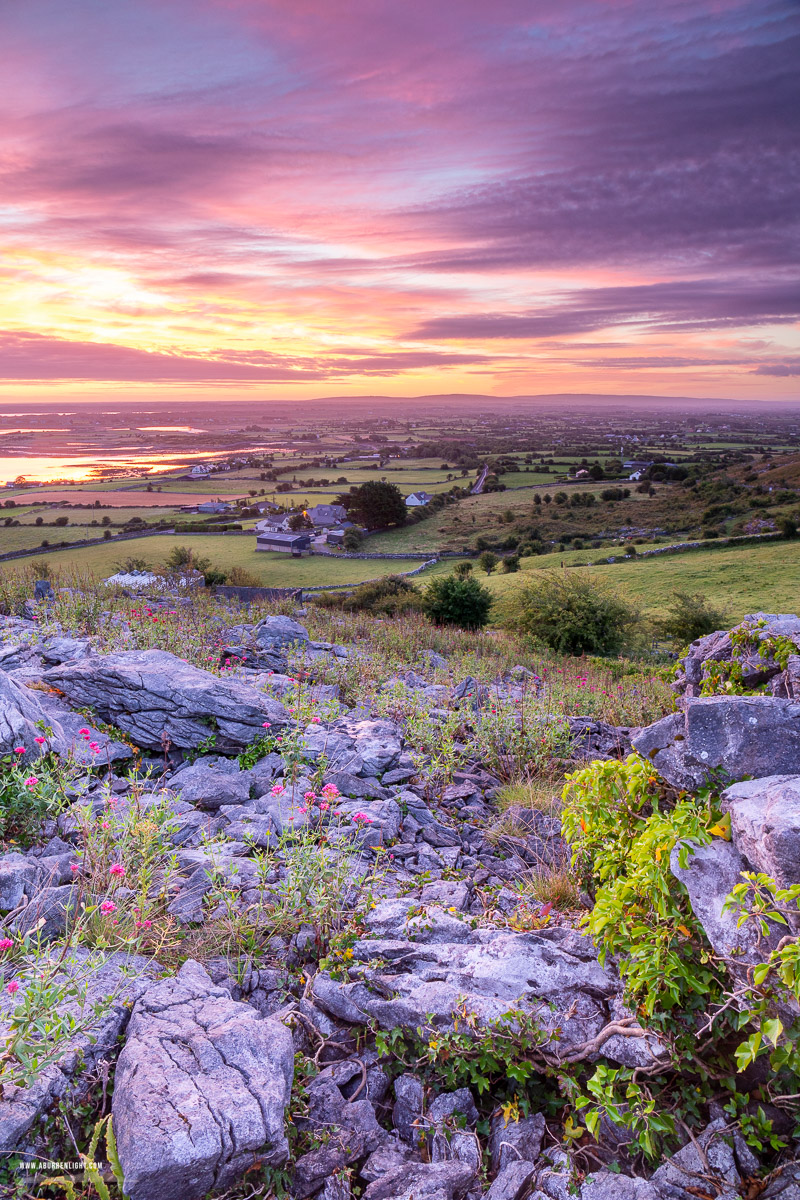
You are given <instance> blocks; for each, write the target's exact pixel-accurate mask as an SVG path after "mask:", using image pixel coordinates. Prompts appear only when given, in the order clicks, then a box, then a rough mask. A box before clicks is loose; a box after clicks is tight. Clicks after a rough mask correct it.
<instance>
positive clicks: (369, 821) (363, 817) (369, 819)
mask: <svg viewBox="0 0 800 1200" xmlns="http://www.w3.org/2000/svg"><path fill="white" fill-rule="evenodd" d="M353 820H354V821H355V822H356V824H359V823H361V822H362V821H363V823H364V824H365V825H371V824H372V817H368V816H367V814H366V813H355V814H354V816H353Z"/></svg>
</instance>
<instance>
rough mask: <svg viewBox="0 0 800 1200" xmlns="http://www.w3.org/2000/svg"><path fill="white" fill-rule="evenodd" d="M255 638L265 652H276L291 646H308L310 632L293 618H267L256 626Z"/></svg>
mask: <svg viewBox="0 0 800 1200" xmlns="http://www.w3.org/2000/svg"><path fill="white" fill-rule="evenodd" d="M253 637H254V638H255V640H256V641H257V642H258V644H259V645H260V646H261V647H263V649H264V650H268V651H275V650H284V649H288V648H289V647H291V646H307V645H308V642H309V637H308V630H307V629H306V628H305V626H303V625H301V624H300V623H299V622H298V621H293V620H292V618H291V617H281V616H275V617H265V618H264V620H263V621H261V622H259V624H258V625H257V626H256V628H255V630H254V632H253Z"/></svg>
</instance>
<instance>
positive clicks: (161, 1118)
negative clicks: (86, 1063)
mask: <svg viewBox="0 0 800 1200" xmlns="http://www.w3.org/2000/svg"><path fill="white" fill-rule="evenodd" d="M293 1071H294V1054H293V1048H292V1039H291V1036H290V1034H289V1032H288V1030H287V1029H286V1028H285V1027H284V1026H283V1025H281V1024H279V1023H278V1022H277V1021H274V1020H271V1019H269V1018H266V1019H265V1018H262V1017H261V1016H260V1015H259V1014H258V1013H257V1012H256V1011H255V1010H254V1009H252V1008H250V1007H249V1006H248V1005H245V1004H240V1003H238V1002H237V1001H235V1000H232V999H231V997H230V995H229V994H228V992H227V991H225V989H224V988H221V987H217V986H215V984H213V983H212V981H211V978H210V976H209V975H208V974H207V973H206V971H205V970H204V969H203V968H202V967H201V966H200V965H199V964H198V963H196V962H193V961H191V960H189V961H188V962H186V963H184V965H183V966H182V967H181V969H180V971H179V972H178V974H177V976H175V977H174V978H172V979H165V980H163V981H162V982H160V983H158V984H156V985H155V986H154V987H152V988H151V989H150V990H149V991H148V992H147V993H145V995H144V996H143V997H142V998H141V1000H139V1001H138V1002H137V1004H136V1005H135V1006H134V1010H133V1015H132V1016H131V1021H130V1025H129V1028H128V1034H127V1038H126V1041H125V1046H124V1048H123V1050H122V1053H121V1054H120V1057H119V1063H118V1066H117V1073H116V1080H115V1085H114V1099H113V1106H112V1113H113V1119H114V1130H115V1132H116V1138H117V1148H118V1151H119V1157H120V1162H121V1164H122V1169H123V1172H124V1176H125V1184H124V1191H125V1193H126V1195H128V1196H130V1200H173V1198H174V1197H176V1196H180V1197H181V1200H200V1198H201V1197H203V1196H205V1194H206V1193H207V1192H208V1191H210V1190H211V1189H224V1188H227V1187H229V1186H230V1185H231V1184H232V1183H233V1182H235V1180H237V1179H238V1178H239V1177H240V1176H241V1175H242V1174H243V1173H244V1172H245V1171H246V1170H247V1169H248V1167H250V1166H251V1165H252V1164H253V1163H254V1162H255V1161H256V1158H258V1159H259V1160H260V1161H261V1162H263V1163H265V1164H266V1165H271V1166H274V1165H280V1164H281V1163H283V1162H285V1161H286V1157H287V1153H288V1145H287V1141H286V1137H285V1135H284V1128H283V1120H284V1110H285V1108H286V1105H287V1104H288V1102H289V1097H290V1093H291V1086H292V1076H293Z"/></svg>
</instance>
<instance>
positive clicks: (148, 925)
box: [144, 921, 153, 929]
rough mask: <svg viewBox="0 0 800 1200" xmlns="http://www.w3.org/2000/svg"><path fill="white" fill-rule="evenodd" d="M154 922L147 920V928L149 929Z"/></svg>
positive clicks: (145, 924)
mask: <svg viewBox="0 0 800 1200" xmlns="http://www.w3.org/2000/svg"><path fill="white" fill-rule="evenodd" d="M152 924H153V922H152V921H145V923H144V927H145V929H149V928H150V926H151V925H152Z"/></svg>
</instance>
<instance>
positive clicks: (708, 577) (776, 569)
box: [480, 540, 800, 622]
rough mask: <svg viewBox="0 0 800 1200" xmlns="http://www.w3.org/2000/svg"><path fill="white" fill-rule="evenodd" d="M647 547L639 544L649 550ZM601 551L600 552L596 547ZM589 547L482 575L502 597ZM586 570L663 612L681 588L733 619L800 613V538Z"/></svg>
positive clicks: (647, 608) (584, 554)
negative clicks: (510, 571)
mask: <svg viewBox="0 0 800 1200" xmlns="http://www.w3.org/2000/svg"><path fill="white" fill-rule="evenodd" d="M644 548H645V547H637V549H644ZM595 555H596V556H599V552H595ZM587 557H589V555H587V552H586V551H569V552H565V553H564V554H548V555H541V556H540V557H538V558H525V559H523V560H522V563H521V570H520V571H519V572H518V573H517V574H515V575H490V576H489V577H488V578H487V577H486V576H484V575H483V573H481V574H480V578H481V579H482V580H485V581H486V583H487V584H488V586H489V587H490V588H491V589H492V591H493V592H494V593H495V594H496V595H497V596H498V598H501V597H505V596H509V595H511V594H512V593H513V591H514V590H515V589H517V588H519V587H521V586H523V585H524V584H525V582H526V581H528V580H530V578H531V576H532V575H535V574H536V573H538V572H541V571H542V570H546V569H547V568H548V567H550V568H552V567H557V566H559V565H560V563H561V560H562V559H563V560H564V562H565V564H569V562H570V561H571V562H573V563H574V562H580V561H584V562H585V561H586V558H587ZM585 570H586V571H587V572H588V573H589V574H590V575H591V576H593V577H595V578H596V579H597V580H598V581H599V582H603V583H606V584H610V585H611V586H612V587H614V588H615V589H616V590H617V591H618V592H619V593H620V595H621V596H623V597H624V598H625V599H629V600H632V601H634V602H636V603H638V604H639V605H640V606H641V607H642V609H643V610H644V611H645V612H648V613H653V614H656V613H661V612H664V611H665V609H666V606H667V604H668V602H669V599H670V597H671V596H672V594H673V593H674V592H676V591H682V592H702V593H703V594H704V595H705V596H707V597H708V599H709V600H711V601H712V602H713V603H714V604H715V605H719V606H721V607H723V608H725V609H726V610H727V615H728V618H729V620H730V621H731V622H734V621H740V620H741V619H742V617H744V616H745V615H746V614H747V613H750V612H756V611H758V610H761V611H764V612H796V611H797V603H798V597H799V596H800V541H790V542H787V541H783V540H781V541H775V542H766V543H764V544H763V545H750V546H735V547H731V548H727V549H713V550H712V549H708V550H698V551H689V552H686V553H681V554H671V555H665V556H664V557H663V558H660V557H654V558H642V559H640V560H639V561H637V560H635V559H634V560H626V561H625V562H618V563H612V564H609V565H606V566H591V567H586V568H585Z"/></svg>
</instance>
